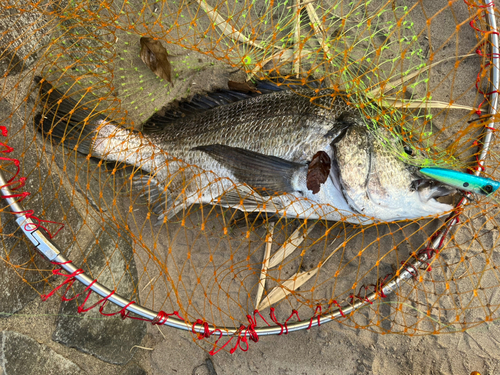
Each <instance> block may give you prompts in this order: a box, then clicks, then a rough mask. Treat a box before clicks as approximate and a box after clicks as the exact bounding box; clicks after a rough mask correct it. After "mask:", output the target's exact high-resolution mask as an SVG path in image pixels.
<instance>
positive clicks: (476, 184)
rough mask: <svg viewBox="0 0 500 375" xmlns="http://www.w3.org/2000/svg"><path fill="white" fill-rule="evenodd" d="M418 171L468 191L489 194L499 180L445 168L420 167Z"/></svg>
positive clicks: (498, 184) (498, 185)
mask: <svg viewBox="0 0 500 375" xmlns="http://www.w3.org/2000/svg"><path fill="white" fill-rule="evenodd" d="M420 173H422V174H423V175H425V176H427V177H430V178H432V179H434V180H436V181H439V182H441V183H443V184H446V185H449V186H452V187H454V188H456V189H459V190H463V191H468V192H470V193H475V194H482V195H486V196H488V195H491V194H493V193H494V192H495V191H497V189H498V188H499V187H500V182H498V181H495V180H492V179H491V178H487V177H479V176H475V175H472V174H468V173H463V172H458V171H454V170H451V169H445V168H421V169H420Z"/></svg>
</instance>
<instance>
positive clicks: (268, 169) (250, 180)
mask: <svg viewBox="0 0 500 375" xmlns="http://www.w3.org/2000/svg"><path fill="white" fill-rule="evenodd" d="M193 150H199V151H203V152H205V153H206V154H208V155H209V156H210V157H212V158H213V159H215V160H217V161H218V162H219V163H220V164H222V165H223V166H224V167H226V168H227V169H229V170H230V171H231V172H232V173H233V175H234V176H235V177H236V178H237V179H238V181H239V182H242V183H245V184H247V185H249V186H251V187H252V188H254V189H256V190H257V191H258V192H259V194H261V195H272V194H275V193H278V194H279V193H293V192H295V191H296V189H294V187H293V186H292V180H293V177H294V175H295V174H296V173H297V172H298V171H299V170H301V169H304V168H307V166H306V165H305V164H304V165H303V164H299V163H294V162H291V161H288V160H284V159H281V158H278V157H275V156H270V155H264V154H261V153H258V152H254V151H249V150H245V149H243V148H238V147H230V146H224V145H208V146H199V147H195V148H193Z"/></svg>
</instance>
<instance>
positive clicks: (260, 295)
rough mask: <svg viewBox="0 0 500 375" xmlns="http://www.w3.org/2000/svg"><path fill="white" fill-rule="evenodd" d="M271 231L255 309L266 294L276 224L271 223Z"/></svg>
mask: <svg viewBox="0 0 500 375" xmlns="http://www.w3.org/2000/svg"><path fill="white" fill-rule="evenodd" d="M270 225H271V230H270V231H269V235H268V237H267V239H266V251H265V252H264V260H263V261H262V269H261V270H260V280H259V286H258V288H257V295H256V297H255V308H258V306H259V303H260V300H261V299H262V294H263V293H264V288H265V286H266V272H267V268H268V267H269V258H270V255H271V245H272V244H273V234H274V223H270Z"/></svg>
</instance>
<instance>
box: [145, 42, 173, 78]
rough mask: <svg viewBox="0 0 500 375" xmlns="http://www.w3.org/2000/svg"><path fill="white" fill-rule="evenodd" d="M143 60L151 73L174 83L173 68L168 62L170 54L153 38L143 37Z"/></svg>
mask: <svg viewBox="0 0 500 375" xmlns="http://www.w3.org/2000/svg"><path fill="white" fill-rule="evenodd" d="M140 42H141V59H142V61H143V62H144V64H146V65H147V66H148V68H149V69H151V71H152V72H153V73H154V74H156V75H157V76H158V77H160V78H162V79H165V80H167V81H168V82H170V83H172V76H171V67H170V62H169V61H168V53H167V50H166V49H165V47H163V45H162V44H161V42H160V41H158V40H154V39H152V38H146V37H142V38H141V40H140Z"/></svg>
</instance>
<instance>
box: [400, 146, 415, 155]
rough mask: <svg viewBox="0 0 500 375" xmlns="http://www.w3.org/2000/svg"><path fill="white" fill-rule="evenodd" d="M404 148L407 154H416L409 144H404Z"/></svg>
mask: <svg viewBox="0 0 500 375" xmlns="http://www.w3.org/2000/svg"><path fill="white" fill-rule="evenodd" d="M403 150H404V151H405V152H406V154H407V155H410V156H413V155H414V153H413V149H412V148H411V147H410V146H408V145H404V146H403Z"/></svg>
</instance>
